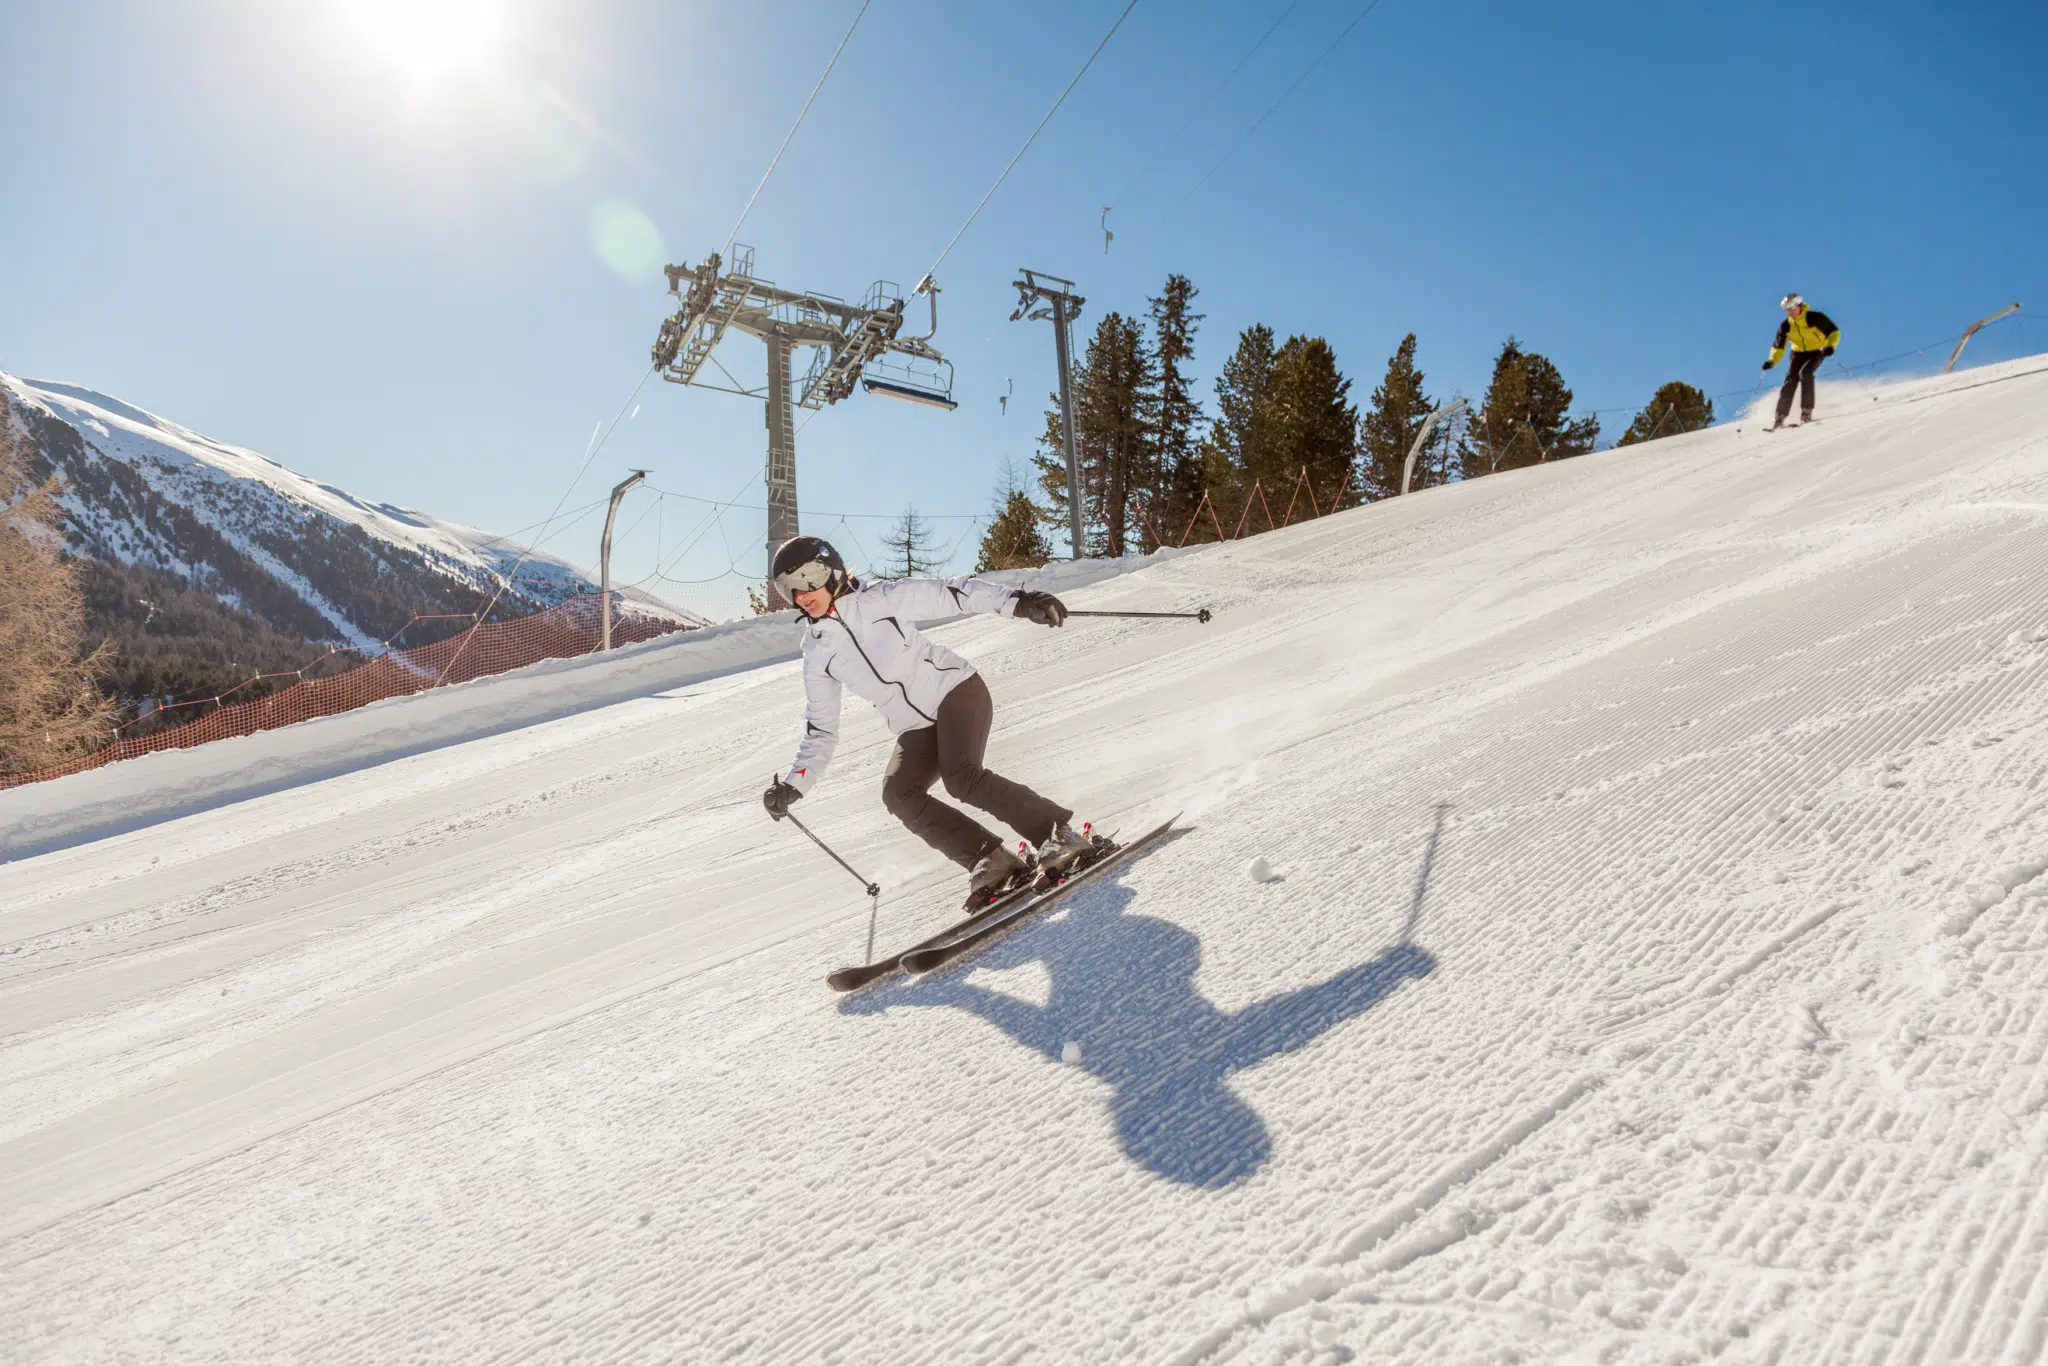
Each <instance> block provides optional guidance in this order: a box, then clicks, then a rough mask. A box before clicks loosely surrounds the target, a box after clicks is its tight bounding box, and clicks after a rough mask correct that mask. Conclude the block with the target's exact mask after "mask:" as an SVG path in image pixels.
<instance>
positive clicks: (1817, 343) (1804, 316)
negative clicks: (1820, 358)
mask: <svg viewBox="0 0 2048 1366" xmlns="http://www.w3.org/2000/svg"><path fill="white" fill-rule="evenodd" d="M1787 342H1790V343H1791V345H1792V349H1793V350H1794V351H1828V350H1832V349H1833V348H1835V347H1837V346H1840V345H1841V344H1842V329H1841V328H1839V327H1836V326H1835V320H1834V319H1833V318H1830V317H1829V316H1828V315H1827V314H1825V313H1823V312H1821V311H1820V310H1819V309H1817V308H1802V309H1800V310H1799V315H1798V316H1797V317H1794V318H1787V319H1785V321H1783V322H1781V323H1779V324H1778V338H1777V340H1776V341H1774V342H1772V343H1771V365H1776V364H1777V363H1778V360H1779V358H1780V357H1782V356H1783V355H1784V354H1785V344H1786V343H1787ZM1765 368H1766V369H1768V368H1769V366H1766V367H1765Z"/></svg>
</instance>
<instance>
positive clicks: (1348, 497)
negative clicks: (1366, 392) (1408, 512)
mask: <svg viewBox="0 0 2048 1366" xmlns="http://www.w3.org/2000/svg"><path fill="white" fill-rule="evenodd" d="M1350 397H1351V381H1350V380H1348V379H1346V378H1345V377H1344V375H1343V373H1342V372H1341V371H1339V370H1338V369H1337V353H1336V352H1335V351H1333V350H1331V349H1330V344H1329V342H1327V341H1325V340H1324V339H1323V338H1321V337H1300V336H1295V337H1289V338H1288V339H1287V341H1286V344H1285V345H1283V346H1282V347H1281V348H1280V350H1279V353H1278V354H1277V355H1276V356H1275V358H1274V365H1273V441H1272V443H1271V445H1270V446H1269V447H1268V448H1267V449H1266V450H1265V451H1263V452H1262V453H1261V454H1262V455H1263V459H1262V460H1261V461H1260V463H1259V464H1258V465H1257V466H1255V467H1254V468H1253V471H1252V473H1253V475H1254V477H1255V478H1256V479H1257V480H1258V481H1259V485H1260V487H1261V489H1262V491H1263V493H1264V501H1263V502H1262V503H1261V504H1260V506H1259V511H1258V513H1256V514H1254V515H1255V516H1259V517H1263V516H1264V515H1266V514H1267V512H1268V511H1269V510H1270V512H1271V515H1272V516H1274V517H1285V516H1287V513H1286V511H1285V509H1286V505H1287V504H1288V503H1289V502H1292V501H1293V497H1294V494H1293V491H1294V490H1295V489H1296V488H1297V487H1298V486H1299V485H1300V483H1301V479H1302V475H1303V473H1304V471H1305V472H1306V473H1307V476H1308V489H1309V492H1310V494H1312V495H1313V500H1312V501H1311V498H1310V496H1308V495H1304V496H1303V498H1302V500H1301V505H1300V507H1299V509H1298V510H1299V511H1300V512H1303V513H1307V512H1309V509H1310V507H1311V506H1315V507H1319V508H1320V509H1321V510H1322V511H1325V512H1328V511H1331V510H1332V509H1333V508H1334V507H1336V506H1344V507H1356V506H1357V505H1358V504H1359V503H1360V502H1361V501H1363V496H1362V493H1361V490H1360V489H1359V487H1358V479H1357V477H1356V475H1355V472H1354V471H1353V469H1352V463H1353V461H1354V459H1355V458H1356V456H1357V453H1358V409H1357V408H1356V407H1355V406H1353V405H1352V403H1351V402H1350ZM1276 501H1277V502H1278V503H1279V506H1274V504H1275V502H1276Z"/></svg>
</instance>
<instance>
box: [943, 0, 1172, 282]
mask: <svg viewBox="0 0 2048 1366" xmlns="http://www.w3.org/2000/svg"><path fill="white" fill-rule="evenodd" d="M1137 7H1138V0H1131V3H1129V4H1128V5H1125V6H1124V12H1123V13H1122V14H1119V15H1118V16H1117V17H1116V22H1115V23H1113V24H1111V25H1110V26H1109V32H1107V33H1105V34H1103V35H1102V41H1101V42H1099V43H1097V44H1096V45H1095V50H1094V51H1093V52H1091V53H1089V54H1088V60H1087V61H1085V62H1083V63H1081V69H1080V70H1079V71H1076V72H1075V73H1074V79H1073V80H1071V81H1068V82H1067V88H1066V89H1065V90H1062V91H1061V92H1060V97H1059V98H1058V99H1056V100H1054V101H1053V102H1052V108H1050V109H1048V110H1046V111H1045V117H1044V118H1042V119H1040V120H1039V121H1038V126H1037V127H1036V128H1034V129H1032V130H1031V136H1030V137H1028V138H1026V139H1024V145H1023V146H1022V147H1019V148H1018V149H1017V155H1016V156H1013V157H1011V158H1010V164H1009V165H1007V166H1005V167H1003V173H1002V174H1001V175H999V176H997V177H996V183H995V184H993V185H991V186H989V187H988V193H987V194H985V195H983V196H982V197H981V203H979V204H976V205H975V206H974V212H973V213H970V214H968V215H967V221H966V222H965V223H962V224H961V225H960V231H959V232H956V233H954V234H953V240H952V241H950V242H948V243H946V249H945V250H944V251H942V252H940V253H939V259H938V260H936V261H934V262H932V268H931V269H930V270H928V271H926V272H925V273H924V278H925V279H926V280H930V279H932V278H933V277H934V276H936V275H937V274H938V272H939V267H940V266H941V265H943V264H945V261H946V258H947V257H948V256H951V255H952V254H953V248H954V247H956V246H958V245H959V242H960V239H961V237H962V236H964V235H965V234H966V232H967V229H969V228H970V227H972V226H974V220H975V219H977V218H979V217H980V216H981V211H982V209H983V208H984V207H986V206H987V204H988V201H989V200H990V199H992V198H994V197H995V193H996V191H997V190H1000V189H1001V188H1002V187H1003V182H1004V181H1005V180H1008V179H1009V178H1010V172H1011V171H1013V170H1015V169H1016V167H1017V163H1018V162H1019V161H1022V160H1023V159H1024V154H1025V153H1026V152H1028V151H1030V150H1031V144H1032V143H1034V142H1036V141H1038V135H1039V134H1040V133H1042V132H1044V131H1045V125H1047V124H1048V123H1051V122H1052V116H1053V115H1054V114H1057V113H1059V112H1060V106H1061V105H1063V104H1065V103H1066V102H1067V96H1069V95H1071V94H1073V93H1074V87H1075V86H1077V85H1079V84H1080V83H1081V78H1082V77H1083V76H1085V75H1087V74H1088V68H1089V67H1091V66H1093V65H1095V59H1096V58H1097V57H1100V56H1101V55H1102V49H1104V48H1106V47H1108V46H1109V40H1110V39H1111V38H1114V37H1116V31H1117V30H1118V29H1120V28H1122V27H1123V26H1124V20H1126V19H1128V18H1130V17H1131V11H1132V10H1134V9H1136V8H1137ZM920 284H922V281H920Z"/></svg>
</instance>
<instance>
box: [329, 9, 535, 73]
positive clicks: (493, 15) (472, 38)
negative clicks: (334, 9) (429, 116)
mask: <svg viewBox="0 0 2048 1366" xmlns="http://www.w3.org/2000/svg"><path fill="white" fill-rule="evenodd" d="M342 9H343V12H344V13H345V14H346V16H347V17H348V20H349V23H350V25H351V26H352V27H353V28H354V29H355V31H356V33H357V35H358V36H359V37H360V38H361V39H362V41H363V43H364V45H365V46H367V47H368V48H369V50H370V51H371V52H372V53H374V54H375V55H376V56H377V57H379V58H380V59H382V60H383V61H385V62H386V63H388V64H389V65H390V66H392V67H394V68H396V69H397V70H398V71H399V72H400V73H401V74H403V75H404V76H406V77H408V78H409V79H411V80H412V81H413V82H414V83H416V84H419V85H433V84H437V83H439V82H441V81H443V80H445V79H447V78H448V77H450V76H452V75H454V74H456V73H458V72H461V71H463V70H466V69H470V68H474V67H478V66H481V65H484V64H485V63H487V62H488V61H489V60H490V59H491V58H492V56H493V55H494V54H495V53H496V52H497V50H498V49H499V48H500V47H501V46H502V45H503V43H504V41H505V10H504V5H503V3H502V0H343V4H342Z"/></svg>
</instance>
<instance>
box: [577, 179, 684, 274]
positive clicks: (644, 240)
mask: <svg viewBox="0 0 2048 1366" xmlns="http://www.w3.org/2000/svg"><path fill="white" fill-rule="evenodd" d="M590 245H591V248H592V249H593V250H594V251H596V252H597V259H598V260H600V261H602V262H604V263H605V265H607V266H609V267H610V268H611V269H612V270H613V271H614V272H616V273H617V274H618V275H620V276H622V277H623V278H625V279H628V280H631V281H632V282H633V283H634V284H636V285H637V284H649V283H652V282H653V281H655V280H659V279H660V278H661V266H662V262H663V261H664V260H665V259H666V253H667V248H665V247H664V246H663V245H662V242H661V230H660V229H659V228H657V227H655V226H654V220H653V219H651V218H649V217H648V216H647V215H646V214H644V213H642V212H641V211H640V210H639V209H638V208H636V207H634V206H633V205H631V204H628V203H627V202H626V201H625V200H623V199H607V200H605V201H604V202H603V203H601V204H599V205H597V206H596V207H595V208H593V209H591V211H590Z"/></svg>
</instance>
